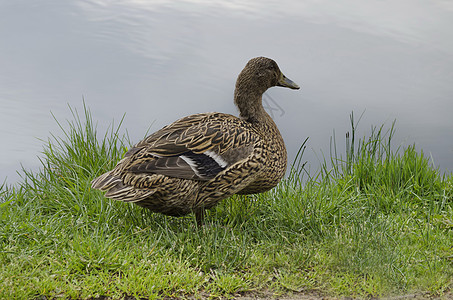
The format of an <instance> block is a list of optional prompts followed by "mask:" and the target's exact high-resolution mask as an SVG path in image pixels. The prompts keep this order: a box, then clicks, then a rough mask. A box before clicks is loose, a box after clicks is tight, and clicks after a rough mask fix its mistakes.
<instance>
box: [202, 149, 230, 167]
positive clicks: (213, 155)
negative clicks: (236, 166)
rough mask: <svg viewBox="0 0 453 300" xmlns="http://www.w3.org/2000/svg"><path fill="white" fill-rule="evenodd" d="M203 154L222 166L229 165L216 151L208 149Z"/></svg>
mask: <svg viewBox="0 0 453 300" xmlns="http://www.w3.org/2000/svg"><path fill="white" fill-rule="evenodd" d="M203 154H205V155H207V156H209V157H210V158H212V159H213V160H214V161H215V162H216V163H217V164H218V165H219V166H221V167H222V168H225V167H226V166H227V165H228V163H227V162H226V161H225V160H224V159H223V158H222V157H221V156H220V155H218V154H217V153H215V152H214V151H211V150H208V151H205V152H203Z"/></svg>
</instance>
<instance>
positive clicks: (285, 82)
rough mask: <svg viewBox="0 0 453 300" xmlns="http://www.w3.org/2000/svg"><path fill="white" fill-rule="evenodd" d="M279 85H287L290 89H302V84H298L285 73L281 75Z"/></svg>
mask: <svg viewBox="0 0 453 300" xmlns="http://www.w3.org/2000/svg"><path fill="white" fill-rule="evenodd" d="M277 85H278V86H283V87H287V88H290V89H294V90H298V89H300V86H299V85H297V83H295V82H294V81H292V80H291V79H289V78H286V76H285V75H283V74H282V75H281V76H280V79H279V80H278V82H277Z"/></svg>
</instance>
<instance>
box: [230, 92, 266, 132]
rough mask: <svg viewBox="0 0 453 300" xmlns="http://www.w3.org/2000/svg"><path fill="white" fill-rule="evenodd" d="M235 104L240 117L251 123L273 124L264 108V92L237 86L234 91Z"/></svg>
mask: <svg viewBox="0 0 453 300" xmlns="http://www.w3.org/2000/svg"><path fill="white" fill-rule="evenodd" d="M234 103H235V104H236V106H237V107H238V109H239V116H240V117H241V118H242V119H244V120H246V121H248V122H250V123H268V122H269V121H270V122H272V123H273V121H272V119H271V117H270V116H269V115H268V113H267V112H266V111H265V110H264V107H263V92H261V91H259V90H256V89H253V88H250V87H248V86H244V85H237V86H236V90H235V91H234Z"/></svg>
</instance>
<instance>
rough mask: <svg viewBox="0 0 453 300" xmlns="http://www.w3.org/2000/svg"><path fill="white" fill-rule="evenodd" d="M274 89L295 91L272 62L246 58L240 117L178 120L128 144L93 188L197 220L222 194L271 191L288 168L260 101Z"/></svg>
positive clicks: (238, 91) (238, 97)
mask: <svg viewBox="0 0 453 300" xmlns="http://www.w3.org/2000/svg"><path fill="white" fill-rule="evenodd" d="M274 86H279V87H285V88H290V89H299V85H297V84H296V83H294V82H293V81H292V80H290V79H289V78H287V77H286V76H285V75H283V73H282V72H281V71H280V68H279V67H278V65H277V63H276V62H275V61H274V60H272V59H270V58H266V57H256V58H252V59H250V60H249V61H248V62H247V64H246V66H245V67H244V69H243V70H242V71H241V72H240V74H239V76H238V77H237V80H236V87H235V91H234V103H235V105H236V107H237V108H238V110H239V117H237V116H234V115H231V114H226V113H219V112H210V113H199V114H194V115H190V116H186V117H183V118H181V119H179V120H177V121H175V122H174V123H172V124H169V125H167V126H165V127H163V128H162V129H160V130H158V131H156V132H154V133H152V134H151V135H149V136H148V137H146V138H145V139H143V140H142V141H140V142H138V143H137V144H135V145H134V146H133V147H131V149H130V150H128V151H127V152H126V153H125V155H124V157H123V158H122V159H121V160H120V161H119V162H118V163H117V165H116V166H115V167H114V168H113V169H112V170H110V171H108V172H106V173H104V174H102V175H100V176H99V177H97V178H95V179H94V180H93V181H92V182H91V185H92V188H93V189H97V190H101V191H104V192H105V195H104V196H105V197H106V198H110V199H114V200H119V201H123V202H132V203H135V204H137V205H139V206H141V207H144V208H147V209H149V210H151V211H153V212H156V213H161V214H164V215H168V216H175V217H180V216H185V215H187V214H190V213H194V214H195V219H196V223H197V224H198V225H201V224H203V222H204V218H205V214H206V210H209V209H211V208H212V207H214V206H215V205H216V204H218V203H219V202H220V201H221V200H223V199H226V198H228V197H230V196H232V195H234V194H238V195H247V194H257V193H262V192H266V191H268V190H270V189H272V188H273V187H275V186H276V185H277V184H278V183H279V182H280V180H281V179H282V178H283V176H284V174H285V172H286V168H287V152H286V147H285V143H284V141H283V138H282V136H281V134H280V131H279V130H278V128H277V125H276V124H275V122H274V121H273V120H272V118H271V117H270V116H269V114H268V113H267V112H266V110H265V109H264V107H263V104H262V96H263V93H264V92H265V91H266V90H268V89H269V88H271V87H274Z"/></svg>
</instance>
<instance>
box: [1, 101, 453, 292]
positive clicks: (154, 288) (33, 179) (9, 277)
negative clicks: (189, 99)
mask: <svg viewBox="0 0 453 300" xmlns="http://www.w3.org/2000/svg"><path fill="white" fill-rule="evenodd" d="M84 113H85V115H84V116H83V117H79V116H78V114H77V113H76V112H74V120H73V121H70V122H68V124H67V125H62V126H61V127H62V129H64V134H63V137H62V138H55V137H54V138H52V139H51V140H50V141H49V142H48V143H47V144H46V145H45V149H44V152H43V158H42V168H41V170H40V171H39V172H36V173H32V172H26V171H23V180H22V181H21V182H20V184H18V185H16V186H6V185H5V184H4V185H3V186H1V189H0V197H1V198H0V265H1V267H0V299H33V298H39V299H53V298H70V299H93V298H95V299H106V298H107V299H122V298H125V297H126V298H128V297H132V298H145V299H153V298H162V297H167V298H172V297H177V298H216V297H226V298H232V297H242V298H243V299H248V298H256V297H264V298H274V297H277V296H278V297H286V298H288V297H295V298H298V299H308V298H307V297H309V298H310V299H311V298H316V297H359V298H367V297H392V296H401V295H406V296H414V297H418V298H423V297H428V296H429V297H447V296H451V295H452V294H451V291H452V287H453V175H452V174H450V173H449V174H441V172H440V171H439V170H438V169H437V168H435V167H433V166H432V164H431V163H430V162H429V160H428V158H427V157H426V156H424V154H423V152H422V151H417V150H416V149H415V147H414V146H409V147H406V148H399V149H396V150H394V149H392V147H391V139H392V135H393V126H392V127H391V128H390V129H389V130H388V131H386V132H384V127H379V128H375V129H374V130H372V132H371V133H370V135H369V137H366V138H362V139H358V138H357V137H355V130H354V128H353V130H352V131H351V132H350V138H349V139H348V143H347V151H346V153H345V154H344V157H338V156H337V155H336V154H335V153H337V152H336V151H332V153H333V155H332V157H331V158H329V160H328V161H326V162H324V163H323V164H322V165H321V167H320V171H319V173H317V174H315V175H308V174H307V172H305V169H304V165H303V164H302V163H301V162H302V161H303V160H302V154H303V149H304V147H301V152H300V155H299V156H298V160H296V162H295V164H294V165H293V167H292V169H291V172H290V174H289V176H288V177H287V179H285V180H284V181H283V182H281V183H280V184H279V185H278V186H277V187H276V188H275V189H273V190H272V191H270V192H267V193H264V194H259V195H251V196H242V197H239V196H234V197H232V198H230V199H227V200H225V201H223V202H222V203H221V204H219V205H218V206H217V207H215V208H214V209H213V210H211V211H210V212H209V213H208V215H207V218H206V224H205V226H203V227H202V228H198V227H197V226H196V223H195V218H194V217H193V216H188V217H184V218H172V217H166V216H162V215H159V214H154V213H151V212H149V211H147V210H145V209H142V208H140V207H138V206H134V205H133V204H126V203H121V202H115V201H111V200H109V199H105V198H104V197H103V195H102V193H100V192H98V191H94V190H92V189H91V188H90V181H91V180H92V179H93V178H94V177H95V176H97V175H99V174H100V173H102V172H104V171H106V170H107V169H109V168H111V167H112V166H113V165H114V164H115V163H116V161H117V160H118V159H119V158H120V157H121V156H122V155H123V154H124V152H125V151H126V148H127V146H129V144H130V143H129V141H128V140H127V138H126V137H121V136H119V132H120V130H119V126H117V127H114V126H112V129H111V130H110V131H109V132H108V133H107V134H106V135H105V136H101V137H99V136H98V134H97V132H96V128H95V126H94V125H93V121H92V118H91V115H90V113H89V111H88V110H85V112H84ZM351 121H352V124H353V125H355V124H354V121H353V120H351ZM353 127H354V126H353ZM333 150H336V149H333Z"/></svg>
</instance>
